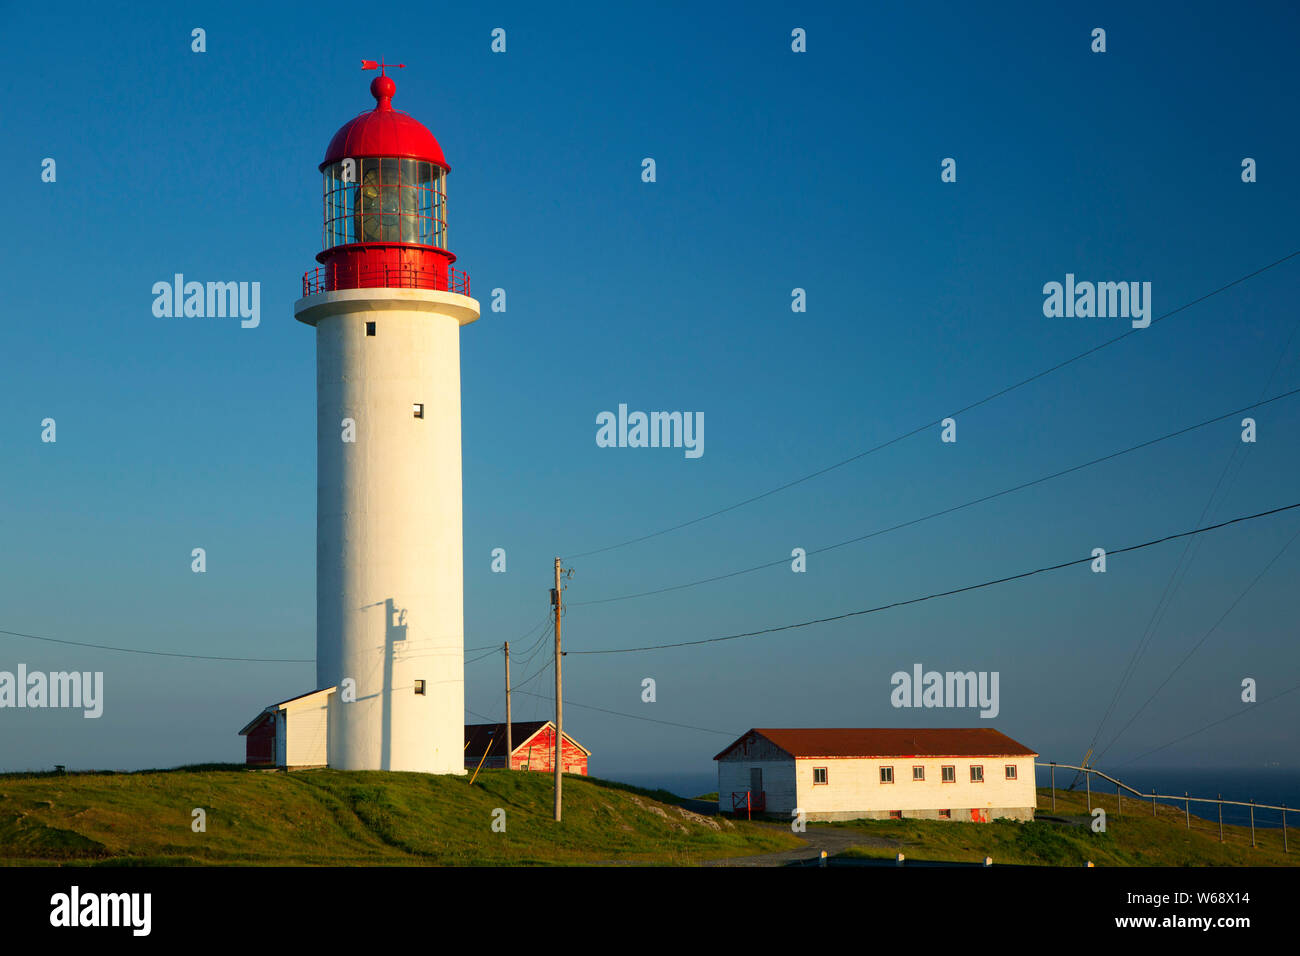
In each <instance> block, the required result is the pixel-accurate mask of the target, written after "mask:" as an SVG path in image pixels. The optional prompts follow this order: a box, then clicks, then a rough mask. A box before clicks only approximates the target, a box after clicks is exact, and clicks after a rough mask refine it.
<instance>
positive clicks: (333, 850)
mask: <svg viewBox="0 0 1300 956" xmlns="http://www.w3.org/2000/svg"><path fill="white" fill-rule="evenodd" d="M551 786H552V778H551V776H550V775H549V774H538V773H521V772H507V771H505V770H484V771H482V772H480V774H479V776H478V780H477V781H476V782H475V784H474V786H473V787H471V786H470V785H469V778H468V777H467V776H466V777H451V776H432V775H424V774H405V773H383V772H365V773H358V772H345V771H337V770H304V771H297V772H294V773H288V774H286V773H259V772H253V771H247V770H245V769H243V768H242V767H240V766H238V765H233V766H232V765H203V766H195V767H183V768H178V769H175V770H165V771H163V770H160V771H143V772H140V773H69V774H43V773H42V774H8V775H3V776H0V864H2V865H11V866H12V865H19V866H22V865H50V864H71V865H110V866H125V865H148V866H157V865H181V866H184V865H254V866H258V865H304V866H371V865H381V866H382V865H397V866H411V865H425V864H428V865H543V864H545V865H554V864H560V865H580V864H590V863H633V864H635V863H658V864H674V865H690V864H694V863H698V862H701V861H703V860H706V859H712V858H719V857H731V856H745V855H748V854H753V853H764V852H773V851H777V850H784V849H790V848H792V847H797V846H800V845H802V841H801V840H800V839H799V838H798V837H796V836H795V835H794V834H786V833H782V832H780V831H776V830H773V829H772V828H766V827H761V826H756V825H751V824H748V823H745V822H744V821H735V822H733V821H730V820H725V821H724V820H721V819H720V818H718V817H707V818H706V817H700V816H697V815H695V814H691V813H688V812H687V811H685V810H683V809H682V808H681V807H679V806H678V805H677V803H678V800H677V798H676V797H675V796H674V795H672V794H669V793H667V792H665V791H647V790H641V789H639V788H636V787H630V786H625V785H623V784H619V783H613V782H610V781H604V780H598V779H595V778H591V777H580V776H569V775H566V776H565V778H564V819H563V822H561V823H560V824H558V825H557V824H556V823H555V822H554V820H553V809H554V798H553V795H552V790H551ZM195 808H200V809H202V810H203V811H204V812H205V813H206V831H205V832H198V833H196V832H194V830H193V829H192V827H191V824H192V820H193V816H192V811H193V810H194V809H195ZM498 809H500V810H503V811H504V813H505V817H504V819H505V832H504V833H502V832H495V831H494V830H493V828H492V824H493V820H494V811H496V810H498ZM499 817H500V815H499V814H497V815H496V818H499Z"/></svg>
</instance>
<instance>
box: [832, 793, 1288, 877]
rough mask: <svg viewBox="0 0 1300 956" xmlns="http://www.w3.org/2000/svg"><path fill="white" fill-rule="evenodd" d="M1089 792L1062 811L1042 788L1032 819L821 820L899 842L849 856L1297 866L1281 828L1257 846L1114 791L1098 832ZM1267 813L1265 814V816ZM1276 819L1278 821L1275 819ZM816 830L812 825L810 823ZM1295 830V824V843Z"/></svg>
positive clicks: (1105, 800) (1062, 797) (1066, 798)
mask: <svg viewBox="0 0 1300 956" xmlns="http://www.w3.org/2000/svg"><path fill="white" fill-rule="evenodd" d="M1086 800H1087V798H1086V796H1085V795H1084V794H1083V793H1072V792H1069V791H1062V790H1059V789H1058V790H1057V791H1056V812H1055V813H1054V814H1053V812H1052V810H1051V798H1050V792H1049V791H1048V790H1046V789H1042V790H1039V792H1038V818H1037V819H1036V820H1035V821H1034V822H1033V823H1016V822H1014V821H1009V820H1004V821H1001V822H998V821H994V822H993V823H988V824H981V823H963V822H947V821H942V820H907V819H904V820H854V821H849V822H846V823H832V824H816V825H817V826H832V827H837V828H845V829H849V830H853V831H857V832H861V833H862V834H863V836H864V837H871V838H875V839H880V840H892V841H897V845H896V846H854V847H852V848H850V849H849V850H847V851H845V852H844V853H841V854H839V855H840V856H844V857H849V858H853V857H858V858H873V859H880V858H884V859H893V858H894V856H895V854H897V853H899V852H901V853H903V854H904V856H906V858H907V859H909V860H942V861H948V862H972V863H974V862H982V861H983V859H984V858H985V857H986V856H991V857H992V858H993V862H994V863H995V864H997V863H1002V864H1023V865H1039V866H1083V865H1085V864H1086V863H1087V862H1088V861H1090V860H1091V861H1092V862H1093V863H1094V864H1096V865H1097V866H1295V865H1297V864H1298V863H1300V846H1297V847H1296V849H1295V850H1292V851H1291V852H1290V853H1289V854H1284V853H1283V852H1282V831H1281V830H1280V829H1277V828H1270V829H1263V828H1257V829H1256V831H1255V835H1256V842H1257V846H1256V847H1254V848H1252V847H1251V845H1250V827H1249V826H1245V827H1234V826H1225V827H1224V828H1223V829H1224V842H1223V843H1220V842H1219V826H1218V823H1217V821H1214V822H1212V821H1208V820H1200V819H1198V818H1197V817H1195V816H1193V817H1192V825H1191V829H1190V830H1189V829H1188V828H1187V823H1186V818H1185V816H1184V813H1183V808H1181V807H1171V806H1166V805H1164V804H1157V805H1156V814H1155V816H1154V817H1153V816H1152V814H1151V804H1150V803H1149V802H1148V803H1140V802H1138V801H1136V800H1132V799H1127V800H1125V801H1124V810H1123V813H1119V812H1118V807H1117V806H1116V803H1117V801H1116V799H1115V795H1114V794H1109V795H1106V796H1099V795H1098V794H1095V793H1094V794H1093V797H1092V805H1093V807H1098V806H1100V807H1101V808H1102V809H1104V810H1105V811H1106V832H1104V833H1094V832H1092V827H1091V822H1092V819H1093V818H1092V817H1091V816H1090V815H1089V813H1088V808H1087V805H1086ZM1260 819H1261V820H1262V819H1264V818H1263V816H1262V814H1261V817H1260ZM1269 822H1274V821H1273V819H1272V818H1271V817H1270V818H1269ZM809 826H810V828H811V826H813V825H812V824H810V825H809ZM1297 836H1300V834H1297V833H1296V832H1295V830H1294V829H1293V828H1292V829H1289V830H1288V838H1289V840H1290V843H1291V844H1292V845H1293V846H1295V844H1296V840H1295V839H1294V838H1295V837H1297Z"/></svg>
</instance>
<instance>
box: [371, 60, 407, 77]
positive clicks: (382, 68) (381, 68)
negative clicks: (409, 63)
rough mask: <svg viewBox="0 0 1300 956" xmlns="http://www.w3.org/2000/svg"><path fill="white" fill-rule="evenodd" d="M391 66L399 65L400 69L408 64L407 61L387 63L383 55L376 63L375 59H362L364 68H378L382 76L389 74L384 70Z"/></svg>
mask: <svg viewBox="0 0 1300 956" xmlns="http://www.w3.org/2000/svg"><path fill="white" fill-rule="evenodd" d="M390 66H394V67H397V69H399V70H400V69H403V68H404V67H405V66H406V64H405V63H385V62H384V58H383V57H382V56H381V57H380V58H379V62H378V63H376V62H375V61H374V60H362V61H361V69H363V70H378V71H379V75H380V76H387V75H388V74H387V73H386V72H384V71H385V69H386V68H387V67H390Z"/></svg>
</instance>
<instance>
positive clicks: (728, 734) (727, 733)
mask: <svg viewBox="0 0 1300 956" xmlns="http://www.w3.org/2000/svg"><path fill="white" fill-rule="evenodd" d="M565 653H568V652H567V651H566V652H565ZM520 693H522V694H526V695H527V696H529V697H541V696H542V695H541V694H532V693H529V692H528V691H520ZM543 699H544V700H550V699H551V698H549V697H546V698H543ZM564 706H565V707H581V708H582V709H583V710H598V711H600V712H601V713H602V714H613V715H614V716H616V717H627V718H628V719H630V720H644V721H648V722H649V723H652V724H666V725H667V726H669V727H684V728H686V729H687V730H699V731H703V732H704V733H706V734H722V736H724V737H732V738H735V737H739V736H740V734H737V733H734V732H732V731H730V730H714V729H713V728H712V727H696V726H695V725H693V724H679V723H676V722H675V721H671V720H659V719H658V718H657V717H643V716H641V715H640V714H625V713H623V712H622V711H621V710H606V709H605V708H604V707H593V706H592V705H591V704H579V703H575V702H574V701H572V700H570V699H569V698H567V697H566V698H564Z"/></svg>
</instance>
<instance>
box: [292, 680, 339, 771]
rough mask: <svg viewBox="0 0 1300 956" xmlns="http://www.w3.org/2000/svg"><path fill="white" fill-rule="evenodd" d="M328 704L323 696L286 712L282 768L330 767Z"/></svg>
mask: <svg viewBox="0 0 1300 956" xmlns="http://www.w3.org/2000/svg"><path fill="white" fill-rule="evenodd" d="M328 700H329V697H328V696H327V695H325V694H322V695H320V696H319V697H313V698H311V700H310V701H308V702H306V703H303V704H297V705H291V706H290V707H288V708H286V709H285V711H284V712H283V717H284V723H285V726H286V728H287V729H286V731H285V733H286V738H285V744H286V750H285V759H286V763H284V764H282V766H288V767H323V766H325V765H326V763H328V759H329V758H328V748H327V737H326V734H327V732H328V729H329V723H328V717H329V708H328Z"/></svg>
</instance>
